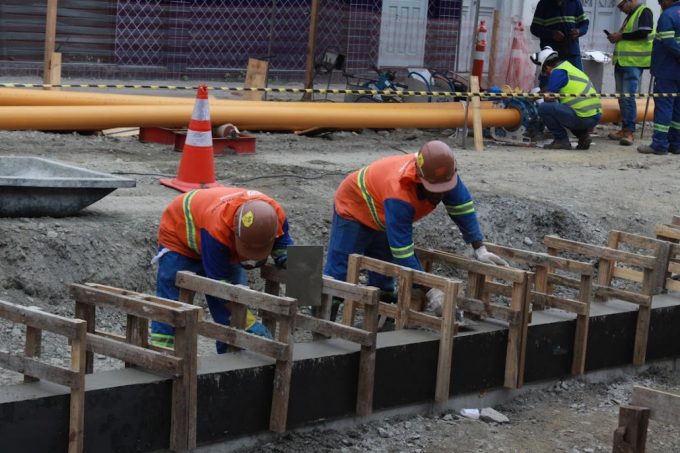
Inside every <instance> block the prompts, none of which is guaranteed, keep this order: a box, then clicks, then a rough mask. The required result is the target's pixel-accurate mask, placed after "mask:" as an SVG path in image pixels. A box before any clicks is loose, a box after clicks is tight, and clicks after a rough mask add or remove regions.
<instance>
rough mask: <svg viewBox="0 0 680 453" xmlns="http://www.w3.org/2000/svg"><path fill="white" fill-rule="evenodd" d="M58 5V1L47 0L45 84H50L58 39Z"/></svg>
mask: <svg viewBox="0 0 680 453" xmlns="http://www.w3.org/2000/svg"><path fill="white" fill-rule="evenodd" d="M57 4H58V0H47V10H46V12H45V53H44V57H43V58H44V61H43V83H50V82H49V81H50V78H51V74H50V70H51V68H52V64H51V59H52V57H53V55H54V48H55V43H56V38H57Z"/></svg>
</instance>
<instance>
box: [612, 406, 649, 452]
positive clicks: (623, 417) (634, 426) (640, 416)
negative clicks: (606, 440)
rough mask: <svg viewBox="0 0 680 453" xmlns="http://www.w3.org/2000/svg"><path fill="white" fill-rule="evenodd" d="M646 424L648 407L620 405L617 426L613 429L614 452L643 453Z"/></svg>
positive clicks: (645, 441) (647, 422) (647, 421)
mask: <svg viewBox="0 0 680 453" xmlns="http://www.w3.org/2000/svg"><path fill="white" fill-rule="evenodd" d="M648 425H649V409H648V408H646V407H638V406H621V408H620V409H619V427H618V428H616V431H614V448H613V451H614V453H644V452H645V444H646V443H647V426H648Z"/></svg>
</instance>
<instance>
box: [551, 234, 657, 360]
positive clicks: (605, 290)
mask: <svg viewBox="0 0 680 453" xmlns="http://www.w3.org/2000/svg"><path fill="white" fill-rule="evenodd" d="M543 241H544V243H545V246H546V247H547V249H548V253H549V254H550V255H557V254H558V253H562V252H567V253H573V254H578V255H582V256H586V257H590V258H596V259H597V260H598V261H599V266H598V272H597V283H596V284H594V285H593V295H594V296H596V297H597V298H598V300H600V301H604V300H607V299H608V298H616V299H619V300H622V301H624V302H629V303H633V304H636V305H638V307H639V308H638V316H637V326H636V329H635V344H634V347H633V365H635V366H641V365H643V364H644V363H645V357H646V354H647V338H648V336H649V323H650V319H651V309H652V297H653V295H654V287H655V284H654V279H655V273H656V272H657V269H658V267H659V261H658V260H657V257H656V256H647V255H641V254H637V253H631V252H627V251H623V250H619V249H618V248H616V247H618V246H619V245H620V244H622V243H624V242H626V241H628V242H629V243H632V244H633V245H635V244H640V243H641V242H640V241H641V239H640V237H634V235H627V234H626V233H622V232H617V231H614V232H613V234H612V235H610V236H609V239H608V245H607V246H599V245H593V244H586V243H583V242H578V241H571V240H567V239H562V238H560V237H557V236H546V237H545V238H544V240H543ZM638 246H639V245H638ZM617 264H623V265H625V266H626V268H624V267H621V266H617ZM629 267H637V268H640V269H641V271H631V270H629V269H627V268H629ZM617 269H622V270H620V271H617ZM614 278H617V279H621V280H624V281H627V282H632V283H636V284H638V285H639V286H640V288H639V290H623V289H619V288H616V287H614V286H613V284H612V280H613V279H614ZM559 281H560V283H561V284H564V285H565V286H568V285H569V284H576V282H574V281H570V279H567V278H564V277H560V279H559Z"/></svg>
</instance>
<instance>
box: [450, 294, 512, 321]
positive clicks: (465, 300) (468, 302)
mask: <svg viewBox="0 0 680 453" xmlns="http://www.w3.org/2000/svg"><path fill="white" fill-rule="evenodd" d="M458 308H461V309H463V310H464V311H466V312H470V313H472V314H474V315H479V316H486V317H489V318H493V319H498V320H500V321H505V322H507V323H515V322H517V321H518V320H519V313H517V312H515V311H513V310H511V309H510V308H508V307H503V306H500V305H494V304H485V303H484V302H482V301H481V300H479V299H472V298H469V297H461V298H459V299H458Z"/></svg>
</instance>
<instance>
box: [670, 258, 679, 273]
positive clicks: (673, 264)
mask: <svg viewBox="0 0 680 453" xmlns="http://www.w3.org/2000/svg"><path fill="white" fill-rule="evenodd" d="M668 271H669V272H672V273H674V274H680V263H676V262H674V261H671V262H670V263H668Z"/></svg>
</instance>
